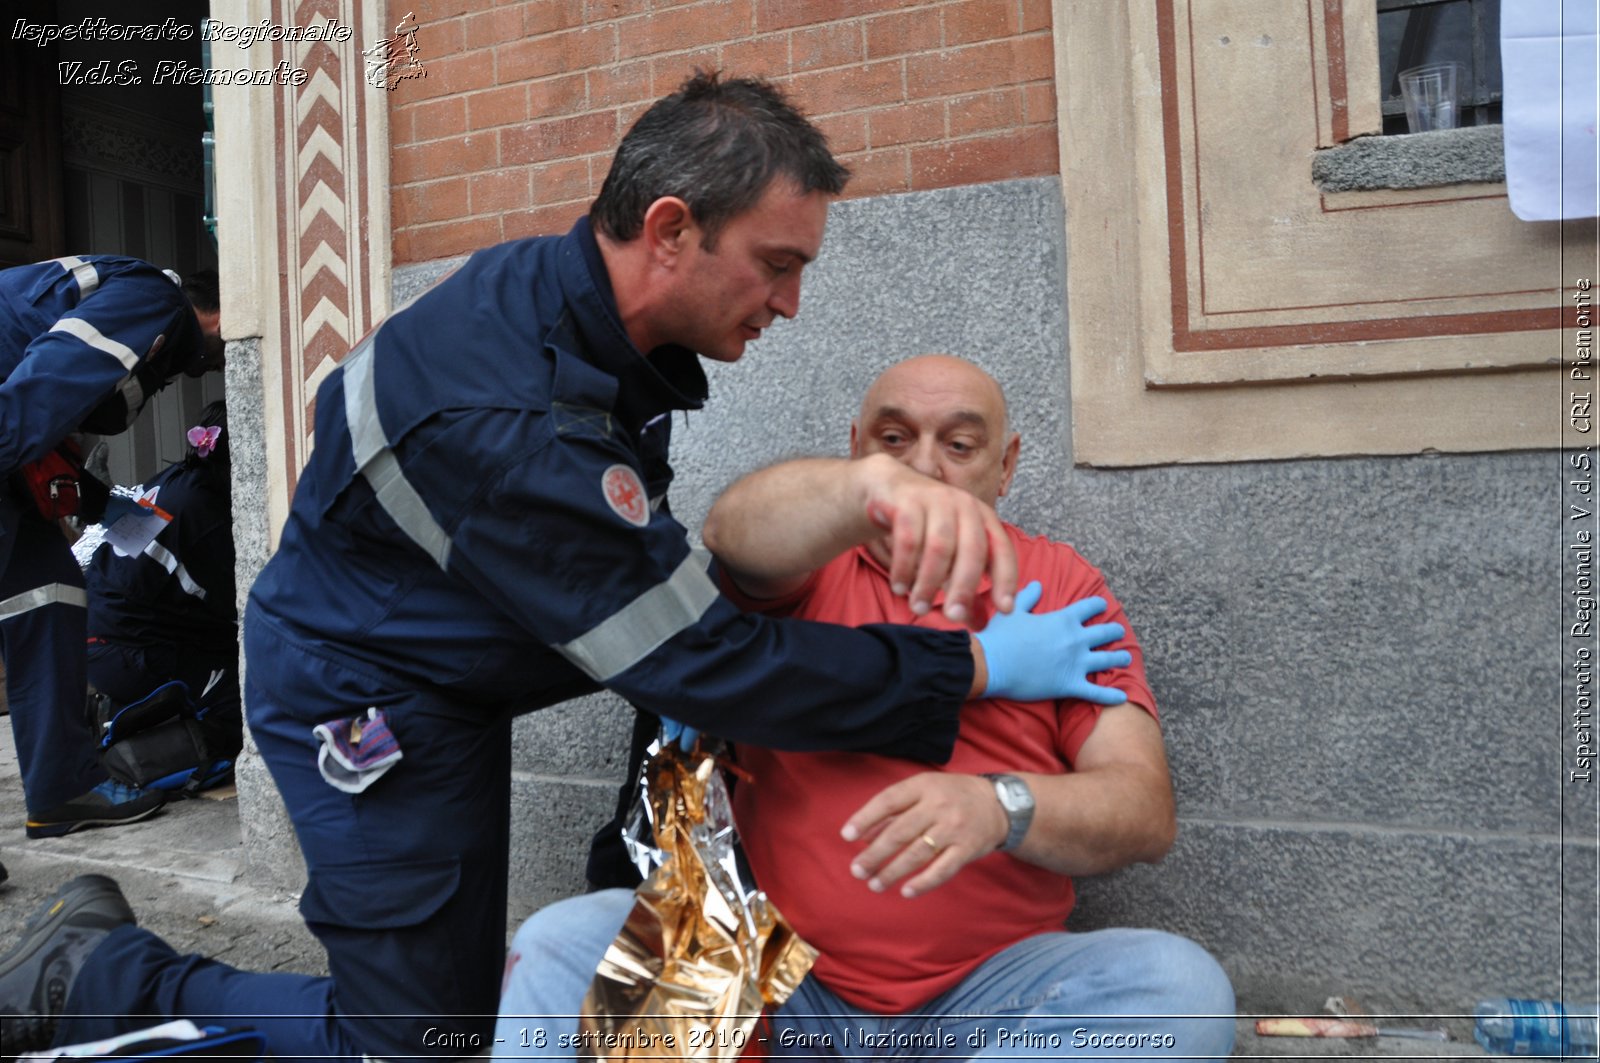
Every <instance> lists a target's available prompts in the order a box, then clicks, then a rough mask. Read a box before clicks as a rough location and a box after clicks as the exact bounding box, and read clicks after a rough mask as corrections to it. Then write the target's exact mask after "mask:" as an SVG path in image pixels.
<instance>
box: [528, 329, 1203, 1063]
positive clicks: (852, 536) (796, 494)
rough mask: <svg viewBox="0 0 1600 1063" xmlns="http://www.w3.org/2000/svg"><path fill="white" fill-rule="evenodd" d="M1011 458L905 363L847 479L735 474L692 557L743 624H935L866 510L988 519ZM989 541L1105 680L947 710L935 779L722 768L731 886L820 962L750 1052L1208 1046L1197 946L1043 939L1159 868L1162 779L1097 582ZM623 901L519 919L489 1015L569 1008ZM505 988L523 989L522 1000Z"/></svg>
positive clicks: (1114, 606) (873, 767) (905, 771)
mask: <svg viewBox="0 0 1600 1063" xmlns="http://www.w3.org/2000/svg"><path fill="white" fill-rule="evenodd" d="M1020 446H1021V441H1020V438H1019V436H1018V435H1017V433H1016V432H1014V431H1012V430H1011V428H1010V426H1009V421H1008V417H1007V412H1006V404H1005V398H1004V395H1003V394H1002V392H1001V389H1000V387H999V385H998V384H997V383H996V382H995V381H994V380H993V378H991V377H990V376H989V375H988V374H987V373H985V372H984V371H983V370H981V369H979V368H978V367H976V366H974V365H972V364H971V363H969V362H966V361H963V360H961V359H958V358H953V357H950V356H947V355H926V356H922V357H918V358H913V359H909V360H907V361H904V362H901V363H899V364H897V365H895V366H892V367H891V368H890V369H888V370H887V371H886V372H884V373H883V375H882V376H880V377H879V378H878V380H877V381H876V382H875V383H874V384H873V385H872V387H871V388H870V389H869V390H868V392H867V395H866V397H865V399H864V401H863V403H862V408H861V413H860V416H859V417H858V418H857V419H856V420H855V422H854V423H853V424H852V426H851V433H850V450H851V457H850V459H849V460H835V459H815V460H812V461H802V462H787V463H784V464H783V465H779V466H773V467H772V468H770V469H766V470H762V471H761V472H757V473H754V474H752V475H750V476H748V477H746V478H744V479H743V480H741V481H739V482H738V483H736V484H735V485H734V486H733V487H731V488H730V489H729V490H728V491H727V493H725V494H724V495H723V496H722V498H721V499H719V500H718V502H717V504H716V505H715V506H714V507H713V509H712V511H711V514H710V516H709V517H708V518H707V522H706V527H705V533H704V538H705V542H706V545H707V547H709V548H710V549H711V551H712V552H713V553H714V554H715V555H716V556H717V558H718V559H719V561H720V562H721V564H722V569H723V576H724V590H725V592H727V593H728V594H729V595H730V596H731V597H733V598H734V600H735V601H737V602H739V603H740V604H741V605H743V606H744V607H745V608H747V609H749V610H752V611H761V612H766V613H771V614H775V615H782V616H793V617H801V618H805V619H811V620H824V621H830V622H834V623H844V624H850V625H855V626H860V625H864V624H872V623H895V624H915V625H919V626H926V627H933V628H946V629H954V628H959V627H960V626H961V625H959V624H957V623H956V622H955V621H952V620H951V619H949V618H948V617H947V616H946V615H945V613H944V611H943V610H941V609H940V608H939V606H940V605H941V604H942V603H941V601H940V600H939V599H938V598H935V599H934V601H933V602H932V603H931V607H928V606H924V607H920V608H913V606H912V604H911V598H910V597H908V595H907V594H906V587H905V586H903V582H904V579H903V576H902V575H901V574H900V573H895V574H894V575H891V557H892V554H893V550H892V544H891V543H889V542H887V541H886V535H885V532H884V530H883V529H884V528H885V527H888V526H889V524H890V519H891V518H892V516H893V515H892V514H891V513H886V512H884V510H883V502H882V500H883V499H885V498H887V497H890V494H891V493H890V492H889V491H888V489H887V488H888V485H890V484H892V483H894V482H896V481H897V480H900V481H903V479H904V477H906V476H907V475H911V474H915V475H920V476H925V477H929V478H932V479H935V480H940V481H943V482H944V483H946V484H950V485H953V486H957V487H960V488H962V489H964V490H966V491H968V492H970V493H971V494H973V495H974V496H976V497H977V498H979V499H980V500H982V501H983V502H985V503H987V504H988V505H990V506H993V505H994V504H995V503H996V501H997V500H998V499H999V498H1000V497H1001V496H1003V495H1004V494H1005V493H1006V492H1007V490H1008V489H1009V488H1010V485H1011V480H1012V477H1013V475H1014V473H1015V470H1016V463H1017V458H1018V454H1019V452H1020ZM908 470H910V473H908ZM1005 530H1006V532H1007V534H1008V535H1009V537H1010V539H1011V541H1012V543H1013V545H1014V547H1015V549H1016V554H1017V561H1018V570H1019V573H1020V576H1021V582H1024V583H1030V584H1031V585H1030V586H1029V587H1028V588H1027V589H1026V590H1025V591H1024V592H1023V593H1021V594H1019V595H1018V599H1017V605H1018V610H1019V611H1021V610H1023V609H1024V608H1033V609H1037V610H1038V611H1040V612H1044V611H1050V610H1056V609H1062V608H1065V607H1069V606H1073V604H1074V603H1078V604H1077V605H1076V606H1075V608H1076V609H1078V610H1079V613H1080V617H1079V619H1080V620H1081V621H1083V622H1085V623H1087V622H1089V621H1090V620H1091V618H1092V620H1093V626H1086V627H1085V629H1084V630H1085V639H1086V642H1087V645H1088V646H1089V647H1092V648H1095V649H1097V650H1098V651H1099V652H1100V653H1102V654H1105V655H1106V656H1103V657H1097V658H1096V661H1097V663H1101V664H1102V665H1104V664H1108V663H1109V662H1113V661H1114V662H1116V663H1115V664H1114V665H1111V666H1109V667H1103V668H1102V670H1098V671H1096V674H1095V675H1094V676H1093V678H1094V681H1095V683H1096V684H1097V685H1098V689H1096V690H1087V691H1085V694H1086V697H1084V698H1073V699H1064V700H1060V701H1035V702H1022V701H1012V700H1006V699H987V700H981V701H974V702H970V703H969V704H968V705H967V707H966V708H965V709H964V710H963V712H962V718H961V732H960V736H959V737H958V739H957V742H956V746H955V751H954V753H953V755H952V757H951V759H950V761H949V762H948V763H946V764H944V765H940V766H938V767H935V768H929V767H928V766H927V765H925V764H920V763H917V762H913V761H908V760H899V759H895V758H890V757H884V756H877V755H872V754H861V753H836V752H818V753H794V752H781V751H776V750H769V749H763V748H757V747H753V746H748V745H745V746H741V747H739V749H738V758H739V762H740V764H741V766H742V767H743V768H744V769H745V771H747V772H748V773H749V774H750V775H751V776H752V780H753V781H752V782H750V783H740V784H739V785H738V786H737V787H736V788H735V791H734V811H735V818H736V820H737V822H738V825H739V830H740V835H741V839H742V842H743V845H744V848H745V851H746V853H747V855H748V857H749V860H750V864H751V867H752V869H753V870H754V872H755V876H756V881H757V883H758V884H759V885H760V886H761V887H762V888H763V889H765V890H766V891H767V893H768V894H769V896H771V898H772V899H773V901H774V902H775V903H776V904H777V907H778V909H779V910H780V911H781V912H783V914H784V915H785V917H786V918H787V919H788V920H789V921H790V923H791V924H792V925H793V926H794V928H795V929H796V931H798V932H799V934H800V935H801V936H802V937H803V938H805V939H806V940H807V941H808V942H809V943H811V944H812V945H813V946H815V947H816V948H817V950H818V952H819V955H818V958H817V962H816V964H815V966H814V967H813V968H812V971H811V974H810V976H809V977H808V978H807V979H806V981H805V983H804V984H803V985H802V986H801V987H800V989H799V991H797V992H796V993H795V995H794V996H793V997H792V998H791V999H790V1000H789V1001H788V1003H787V1004H786V1005H785V1006H784V1007H783V1008H782V1009H781V1010H780V1011H779V1012H778V1013H777V1014H776V1015H775V1016H774V1034H773V1040H772V1041H771V1043H770V1044H769V1045H767V1046H766V1047H767V1048H768V1049H769V1050H770V1052H771V1054H773V1055H778V1056H781V1055H802V1056H822V1057H825V1058H832V1057H834V1056H838V1057H840V1058H863V1059H867V1058H876V1057H877V1056H879V1055H880V1054H881V1052H882V1051H883V1050H884V1049H886V1048H893V1049H894V1050H895V1054H897V1055H904V1054H906V1052H907V1049H908V1048H909V1049H911V1051H910V1055H911V1056H912V1057H913V1058H914V1057H915V1056H916V1055H918V1054H919V1051H918V1050H919V1049H926V1053H925V1054H927V1055H929V1056H938V1057H940V1058H951V1057H959V1056H961V1055H963V1054H966V1055H970V1056H972V1057H974V1058H977V1057H985V1058H987V1057H1007V1056H1011V1057H1061V1056H1066V1055H1071V1056H1073V1057H1074V1058H1080V1057H1097V1056H1118V1055H1134V1056H1150V1055H1157V1056H1175V1057H1183V1058H1194V1059H1212V1058H1223V1057H1226V1056H1227V1055H1228V1053H1229V1051H1230V1050H1231V1048H1232V1041H1233V1019H1232V1011H1233V993H1232V988H1231V986H1230V984H1229V982H1228V978H1227V976H1226V974H1225V973H1224V972H1223V971H1222V969H1221V968H1220V967H1219V966H1218V965H1217V963H1216V961H1215V960H1213V959H1212V958H1211V957H1210V956H1209V955H1208V954H1207V953H1206V952H1205V951H1204V950H1203V949H1201V948H1200V947H1199V946H1197V945H1195V944H1194V943H1192V942H1190V941H1188V940H1187V939H1185V938H1181V937H1178V936H1176V935H1173V934H1169V933H1165V932H1162V931H1156V930H1131V929H1111V930H1101V931H1094V932H1089V933H1067V932H1065V930H1064V924H1065V922H1066V919H1067V916H1068V914H1069V913H1070V912H1071V910H1072V906H1073V900H1074V892H1073V885H1072V877H1071V876H1073V875H1084V874H1102V873H1106V872H1109V871H1114V870H1116V869H1118V868H1121V867H1125V866H1127V865H1129V864H1133V863H1139V862H1146V863H1154V862H1156V861H1159V860H1160V859H1161V858H1162V857H1163V856H1164V855H1165V854H1166V852H1167V850H1168V849H1169V848H1170V847H1171V845H1172V841H1173V837H1174V834H1175V831H1176V817H1175V811H1174V806H1173V797H1172V785H1171V779H1170V776H1169V774H1168V769H1167V763H1166V757H1165V754H1164V751H1163V747H1162V739H1161V729H1160V725H1159V722H1158V720H1159V718H1158V716H1157V712H1156V703H1155V698H1154V696H1153V695H1152V694H1151V692H1150V688H1149V685H1148V683H1147V682H1146V680H1145V674H1144V667H1143V657H1142V653H1141V651H1140V648H1139V645H1138V643H1137V642H1136V641H1135V640H1134V639H1133V637H1132V635H1131V634H1130V633H1128V632H1127V620H1126V617H1125V615H1124V613H1123V610H1122V607H1121V605H1120V604H1119V603H1118V602H1117V601H1116V600H1115V598H1113V597H1112V596H1111V594H1110V591H1109V590H1108V589H1107V587H1106V584H1105V581H1104V579H1103V577H1102V576H1101V574H1100V573H1099V571H1098V570H1097V569H1095V568H1094V567H1093V566H1091V565H1090V564H1089V563H1088V562H1086V561H1085V560H1084V559H1083V558H1082V557H1081V556H1080V555H1078V553H1077V552H1076V551H1074V550H1073V549H1072V548H1071V547H1069V546H1067V545H1065V544H1061V543H1055V542H1051V541H1050V540H1048V539H1044V538H1042V537H1035V536H1029V535H1027V534H1026V533H1024V532H1022V531H1021V530H1020V529H1018V528H1016V527H1014V526H1012V525H1009V524H1007V525H1005ZM936 531H937V530H936V529H923V533H924V536H925V537H927V538H929V539H932V538H937V535H936ZM987 589H988V587H987V582H985V583H983V584H981V585H980V593H979V596H978V599H977V601H976V602H975V603H974V613H975V615H973V616H971V617H968V618H966V621H967V623H968V624H969V625H970V627H972V628H973V629H974V630H978V629H982V628H983V627H984V626H985V625H986V624H988V623H989V622H990V619H991V616H992V615H993V612H994V610H993V609H992V606H991V604H990V602H989V599H988V595H987ZM1107 625H1111V626H1107ZM1108 634H1109V635H1110V636H1111V637H1114V638H1115V641H1111V642H1107V641H1106V640H1107V637H1108ZM1090 698H1092V699H1093V700H1090ZM630 904H631V895H630V894H628V893H626V892H625V891H606V892H602V893H598V894H591V895H589V896H587V897H583V898H576V899H574V900H572V901H565V902H562V903H561V904H558V905H554V906H552V907H551V908H549V909H546V910H545V911H544V912H541V913H539V914H538V915H536V916H535V917H534V918H533V919H531V920H529V922H528V923H527V924H525V925H524V927H523V929H522V931H519V934H518V940H517V944H516V945H515V946H514V949H521V950H523V951H524V954H525V955H526V952H527V951H530V950H532V951H539V952H541V953H551V954H553V955H552V956H551V957H542V958H543V959H544V960H545V962H542V963H540V964H537V965H535V964H526V963H524V964H522V965H520V966H519V967H518V968H516V969H514V971H513V977H512V979H511V981H510V982H509V984H508V987H507V994H506V996H505V998H504V999H503V1001H502V1009H501V1010H502V1015H506V1014H509V1013H517V1014H529V1013H530V1012H531V1013H536V1014H537V1013H542V1012H544V1011H550V1012H556V1011H559V1010H563V1008H564V1010H567V1011H572V1010H575V1009H576V1006H577V1003H578V1001H581V998H582V993H583V990H584V989H585V988H587V985H588V980H589V978H590V977H592V974H593V970H594V965H595V962H596V961H598V959H599V956H600V954H601V953H603V952H604V950H605V946H606V945H607V944H609V943H610V940H611V938H612V937H613V936H614V935H615V933H616V931H617V929H618V928H620V926H621V924H622V921H623V918H624V917H625V916H626V914H627V911H628V908H629V906H630ZM553 957H564V958H566V959H567V960H568V961H569V964H570V968H571V971H572V974H571V981H572V985H571V986H570V987H567V986H561V985H558V984H557V983H558V982H559V979H557V978H554V977H553V976H552V965H551V962H550V960H551V959H552V958H553ZM517 970H524V971H530V972H533V971H542V972H543V975H544V977H543V978H542V979H541V985H540V986H538V987H537V988H535V987H533V986H532V985H530V984H528V983H526V982H523V981H519V977H518V976H517V974H516V971H517ZM580 982H581V985H579V984H578V983H580ZM574 992H575V993H576V996H575V997H574V998H573V1000H572V1001H570V1002H567V1001H565V998H564V994H565V995H571V994H573V993H574ZM1116 1016H1120V1017H1116ZM1206 1016H1212V1017H1211V1018H1207V1017H1206ZM502 1022H504V1020H502Z"/></svg>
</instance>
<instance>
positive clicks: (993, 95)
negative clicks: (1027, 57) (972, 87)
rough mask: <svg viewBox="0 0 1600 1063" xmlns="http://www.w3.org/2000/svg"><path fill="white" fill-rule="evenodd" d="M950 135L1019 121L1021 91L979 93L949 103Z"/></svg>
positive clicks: (1017, 124) (1011, 125)
mask: <svg viewBox="0 0 1600 1063" xmlns="http://www.w3.org/2000/svg"><path fill="white" fill-rule="evenodd" d="M948 106H949V112H948V113H949V125H950V135H951V136H952V137H965V136H971V135H972V134H974V133H987V132H990V131H992V130H996V129H1009V128H1011V127H1013V126H1019V125H1021V124H1022V90H1021V89H1016V88H1010V89H996V90H994V91H993V92H980V93H978V94H977V95H975V96H961V97H959V98H957V99H954V100H951V101H950V102H949V105H948Z"/></svg>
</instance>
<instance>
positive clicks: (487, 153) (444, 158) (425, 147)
mask: <svg viewBox="0 0 1600 1063" xmlns="http://www.w3.org/2000/svg"><path fill="white" fill-rule="evenodd" d="M499 163H500V155H499V152H498V150H497V148H496V144H495V135H494V134H493V133H468V134H467V135H466V136H462V137H447V138H445V139H444V140H434V141H429V142H428V143H425V144H408V145H404V146H402V147H397V148H395V150H394V152H393V155H392V157H391V161H390V164H389V167H390V171H389V180H390V181H391V182H392V183H393V184H396V185H405V184H415V183H418V182H422V181H433V180H437V179H438V178H441V177H450V176H454V175H456V174H465V173H481V172H483V171H485V170H492V169H493V168H494V167H496V166H498V165H499Z"/></svg>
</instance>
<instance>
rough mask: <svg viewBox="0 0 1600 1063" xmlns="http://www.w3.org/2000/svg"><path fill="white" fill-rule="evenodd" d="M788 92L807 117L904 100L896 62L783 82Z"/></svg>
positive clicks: (793, 77) (798, 76)
mask: <svg viewBox="0 0 1600 1063" xmlns="http://www.w3.org/2000/svg"><path fill="white" fill-rule="evenodd" d="M787 85H788V91H789V93H790V94H791V95H792V96H793V97H794V100H795V102H796V103H798V104H799V105H800V106H801V107H802V108H803V109H804V110H805V111H806V113H807V114H832V113H833V112H835V111H853V110H855V109H857V108H859V107H871V106H873V105H875V104H883V103H892V102H894V101H896V100H903V99H905V81H904V64H903V61H902V60H899V59H889V60H885V61H883V62H878V63H863V64H862V65H860V66H846V67H840V68H839V69H837V70H823V71H818V72H816V73H811V74H794V75H791V76H790V77H789V78H788V79H787Z"/></svg>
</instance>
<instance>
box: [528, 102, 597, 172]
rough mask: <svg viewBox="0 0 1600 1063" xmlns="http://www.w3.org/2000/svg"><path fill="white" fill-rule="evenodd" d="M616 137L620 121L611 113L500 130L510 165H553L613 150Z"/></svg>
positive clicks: (560, 119) (533, 123)
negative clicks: (572, 158) (549, 163)
mask: <svg viewBox="0 0 1600 1063" xmlns="http://www.w3.org/2000/svg"><path fill="white" fill-rule="evenodd" d="M616 137H617V120H616V116H615V114H614V113H613V112H611V111H596V112H593V113H591V114H580V115H574V116H573V117H570V118H552V119H550V120H548V121H544V122H538V121H535V122H529V123H528V124H527V125H525V126H513V127H510V128H506V129H502V130H500V143H501V157H502V158H503V159H504V161H505V164H506V165H507V166H516V165H519V164H522V163H545V162H552V161H554V160H556V159H568V158H571V157H572V156H574V155H588V154H592V153H593V152H597V151H606V150H609V149H610V148H612V147H614V146H615V143H616Z"/></svg>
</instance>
